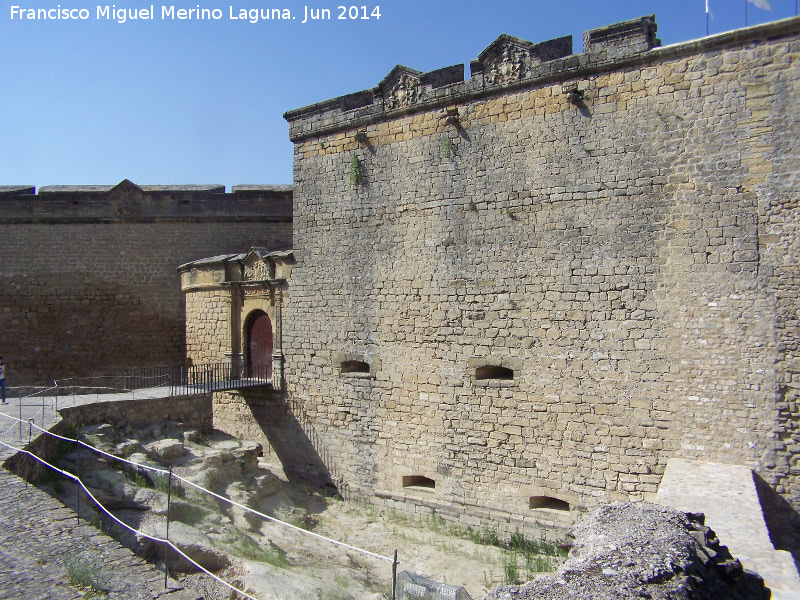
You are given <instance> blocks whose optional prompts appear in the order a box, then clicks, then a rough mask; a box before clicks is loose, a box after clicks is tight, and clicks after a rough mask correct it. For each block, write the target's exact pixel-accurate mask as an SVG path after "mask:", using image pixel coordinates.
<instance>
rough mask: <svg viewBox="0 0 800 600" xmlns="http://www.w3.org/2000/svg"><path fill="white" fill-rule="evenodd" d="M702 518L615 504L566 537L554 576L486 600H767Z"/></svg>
mask: <svg viewBox="0 0 800 600" xmlns="http://www.w3.org/2000/svg"><path fill="white" fill-rule="evenodd" d="M704 520H705V518H704V516H703V515H702V514H687V513H683V512H680V511H677V510H674V509H671V508H667V507H664V506H658V505H654V504H646V503H614V504H609V505H606V506H603V507H601V508H599V509H597V510H595V511H593V512H592V513H590V514H589V515H587V516H586V517H585V518H584V519H582V520H581V521H580V522H579V523H577V524H576V526H575V527H574V528H573V530H572V532H571V537H572V538H574V543H573V545H572V549H571V550H570V554H569V558H568V559H567V561H566V562H565V563H564V565H563V566H562V567H561V568H560V569H559V570H558V571H557V572H556V573H555V574H553V575H546V576H544V577H541V578H538V579H536V580H535V581H532V582H530V583H527V584H525V585H522V586H503V587H499V588H496V589H494V590H493V591H492V592H491V593H490V594H489V595H488V596H486V599H485V600H534V599H535V600H562V599H563V600H603V599H609V600H611V599H614V600H627V599H630V600H633V599H637V600H638V599H641V598H649V599H653V600H667V599H669V600H684V599H685V600H701V599H703V600H705V599H708V600H712V599H719V598H726V599H731V600H768V599H769V597H770V591H769V589H768V588H766V587H765V586H764V581H763V579H762V578H761V577H760V576H759V575H757V574H756V573H752V572H750V571H745V570H744V569H743V568H742V565H741V563H740V562H739V560H738V559H736V558H734V557H733V556H731V554H730V552H729V551H728V548H727V547H726V546H722V545H720V542H719V540H718V539H717V536H716V535H715V534H714V532H713V531H712V530H711V529H710V528H708V527H706V526H705V525H704Z"/></svg>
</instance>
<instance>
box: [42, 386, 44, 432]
mask: <svg viewBox="0 0 800 600" xmlns="http://www.w3.org/2000/svg"><path fill="white" fill-rule="evenodd" d="M42 429H44V394H42Z"/></svg>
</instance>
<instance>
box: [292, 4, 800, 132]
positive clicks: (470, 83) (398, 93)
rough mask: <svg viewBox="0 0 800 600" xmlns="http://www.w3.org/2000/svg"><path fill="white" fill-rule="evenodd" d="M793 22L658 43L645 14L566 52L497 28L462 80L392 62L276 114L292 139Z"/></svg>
mask: <svg viewBox="0 0 800 600" xmlns="http://www.w3.org/2000/svg"><path fill="white" fill-rule="evenodd" d="M798 21H800V20H799V19H798V18H797V17H795V18H791V19H784V20H782V21H776V22H773V23H768V24H765V25H758V26H755V27H749V28H746V29H738V30H735V31H730V32H727V33H722V34H718V35H714V36H709V37H706V38H702V39H699V40H694V41H689V42H683V43H680V44H675V45H671V46H667V47H662V46H661V41H660V40H659V39H658V38H657V37H656V31H657V29H658V26H657V24H656V21H655V16H654V15H650V16H645V17H640V18H638V19H632V20H630V21H623V22H621V23H614V24H612V25H608V26H605V27H599V28H597V29H591V30H589V31H586V32H585V33H584V35H583V52H582V53H579V54H573V51H572V36H565V37H561V38H556V39H553V40H549V41H545V42H540V43H532V42H529V41H526V40H522V39H519V38H515V37H512V36H510V35H505V34H503V35H501V36H499V37H498V38H497V39H496V40H495V41H494V42H492V43H491V44H489V46H487V47H486V49H484V50H483V51H482V52H481V53H480V54H479V55H478V58H477V59H475V60H473V61H471V62H470V78H469V79H467V80H465V79H464V65H454V66H450V67H445V68H443V69H437V70H434V71H429V72H427V73H422V72H420V71H416V70H414V69H411V68H409V67H406V66H403V65H397V66H396V67H394V68H393V69H392V70H391V71H390V72H389V74H388V75H387V76H386V77H384V79H383V80H382V81H381V82H380V83H379V84H378V85H377V86H376V87H374V88H372V89H367V90H362V91H360V92H355V93H353V94H348V95H346V96H340V97H338V98H332V99H330V100H325V101H323V102H318V103H316V104H312V105H309V106H306V107H303V108H298V109H296V110H290V111H288V112H286V113H284V115H283V116H284V118H285V119H286V120H287V121H288V122H289V138H290V139H291V140H292V141H294V142H299V141H303V140H305V139H308V138H312V137H317V136H322V135H329V134H331V133H336V132H339V131H343V130H346V129H353V128H359V127H362V126H366V125H368V124H371V123H375V122H378V121H384V120H390V119H393V118H395V117H397V116H400V115H404V114H411V113H415V112H419V111H424V110H431V109H436V108H447V107H451V106H453V105H455V104H458V103H462V102H466V101H469V100H472V99H475V98H479V97H482V96H487V95H495V94H498V93H505V92H507V91H509V90H513V89H516V88H523V87H530V88H532V87H537V86H542V85H546V84H550V83H553V82H558V81H565V82H567V81H569V80H578V79H581V78H586V77H590V76H593V75H597V74H599V73H603V72H609V71H613V70H618V69H622V68H627V67H630V66H631V65H633V64H637V63H645V62H649V61H657V60H659V59H662V58H666V57H670V56H676V55H689V54H695V53H700V52H704V51H707V50H710V49H713V48H721V47H725V46H729V45H741V44H742V43H746V42H749V41H754V40H758V39H763V38H772V37H775V36H780V35H785V34H786V33H787V32H796V30H797V28H798Z"/></svg>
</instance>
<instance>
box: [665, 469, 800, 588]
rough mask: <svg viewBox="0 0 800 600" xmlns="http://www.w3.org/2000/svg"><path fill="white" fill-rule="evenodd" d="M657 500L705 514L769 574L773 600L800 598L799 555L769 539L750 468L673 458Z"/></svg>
mask: <svg viewBox="0 0 800 600" xmlns="http://www.w3.org/2000/svg"><path fill="white" fill-rule="evenodd" d="M655 502H656V503H658V504H664V505H666V506H671V507H672V508H676V509H678V510H683V511H686V512H701V513H704V514H705V516H706V525H707V526H709V527H711V529H713V530H714V531H715V532H716V534H717V537H718V538H719V539H720V542H721V543H722V544H724V545H725V546H727V547H728V549H729V550H730V551H731V554H732V555H733V556H735V557H736V558H738V559H739V560H740V561H741V563H742V565H743V566H744V567H745V568H746V569H750V570H751V571H755V572H756V573H758V574H759V575H761V577H763V578H764V581H765V583H766V584H767V587H769V588H770V589H771V590H772V598H773V599H774V600H800V576H798V573H797V568H796V567H795V564H794V560H793V559H792V555H791V554H789V553H788V552H785V551H783V550H776V549H775V548H774V546H773V545H772V542H771V541H770V538H769V531H768V529H767V524H766V522H765V520H764V514H763V512H762V510H761V504H760V502H759V499H758V492H757V490H756V484H755V481H754V480H753V472H752V471H751V470H750V469H749V468H748V467H745V466H741V465H728V464H718V463H710V462H700V461H694V460H685V459H679V458H671V459H670V460H669V462H668V463H667V469H666V471H665V473H664V477H663V478H662V479H661V483H660V485H659V487H658V493H657V494H656V499H655Z"/></svg>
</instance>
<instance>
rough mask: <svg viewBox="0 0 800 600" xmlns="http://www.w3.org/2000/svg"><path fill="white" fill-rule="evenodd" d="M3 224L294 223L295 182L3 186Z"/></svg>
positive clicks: (0, 200) (0, 202)
mask: <svg viewBox="0 0 800 600" xmlns="http://www.w3.org/2000/svg"><path fill="white" fill-rule="evenodd" d="M0 209H1V210H0V224H12V223H13V224H20V223H156V222H188V223H196V222H214V223H219V222H238V223H255V222H257V223H289V222H291V221H292V216H293V214H292V186H290V185H281V186H269V185H264V186H255V185H246V186H234V188H232V193H229V194H227V193H225V186H224V185H216V184H214V185H143V186H139V185H136V184H134V183H132V182H131V181H129V180H127V179H124V180H123V181H121V182H120V183H118V184H117V185H115V186H107V185H56V186H45V187H42V188H40V189H39V190H38V193H36V189H35V187H33V186H3V187H0Z"/></svg>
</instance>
